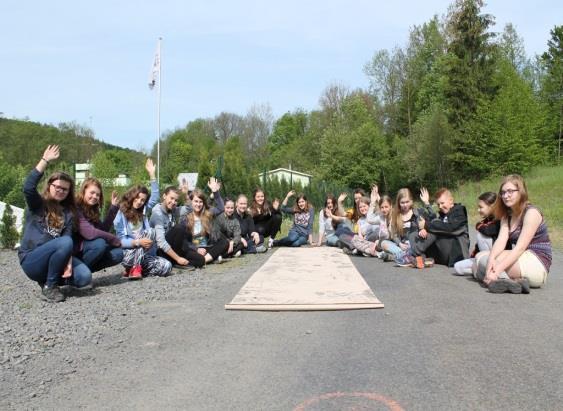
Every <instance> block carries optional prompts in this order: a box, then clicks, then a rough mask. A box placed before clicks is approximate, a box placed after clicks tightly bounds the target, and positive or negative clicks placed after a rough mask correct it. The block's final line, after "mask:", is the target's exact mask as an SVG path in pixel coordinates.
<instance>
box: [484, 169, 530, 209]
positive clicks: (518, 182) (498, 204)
mask: <svg viewBox="0 0 563 411" xmlns="http://www.w3.org/2000/svg"><path fill="white" fill-rule="evenodd" d="M506 183H512V184H514V185H515V186H516V189H517V190H518V193H519V194H520V201H518V204H514V206H513V207H512V208H510V207H507V206H506V204H504V201H503V200H502V195H501V191H502V186H503V185H505V184H506ZM528 203H529V201H528V188H527V187H526V182H525V181H524V179H523V178H522V176H520V175H518V174H510V175H507V176H506V177H504V178H503V179H502V182H501V183H500V187H499V189H498V195H497V199H496V201H495V204H494V206H493V209H494V211H493V213H494V215H495V218H496V219H497V220H502V219H503V218H505V217H508V216H509V215H512V216H514V217H515V218H517V217H519V216H520V215H521V214H522V212H523V211H524V209H525V208H526V206H527V205H528Z"/></svg>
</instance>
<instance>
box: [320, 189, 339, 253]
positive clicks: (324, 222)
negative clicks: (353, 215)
mask: <svg viewBox="0 0 563 411" xmlns="http://www.w3.org/2000/svg"><path fill="white" fill-rule="evenodd" d="M336 207H337V202H336V198H335V197H334V195H332V194H327V196H326V200H325V206H324V208H323V209H322V210H321V211H320V212H319V240H318V241H317V246H319V247H320V246H321V245H323V239H324V238H325V236H326V245H327V246H329V247H336V246H337V243H338V236H337V235H336V230H335V228H334V224H333V223H332V213H334V212H336ZM329 215H330V216H329Z"/></svg>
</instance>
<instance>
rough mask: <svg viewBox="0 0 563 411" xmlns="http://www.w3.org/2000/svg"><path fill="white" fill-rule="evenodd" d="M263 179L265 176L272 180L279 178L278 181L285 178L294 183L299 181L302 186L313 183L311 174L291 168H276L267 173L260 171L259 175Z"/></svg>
mask: <svg viewBox="0 0 563 411" xmlns="http://www.w3.org/2000/svg"><path fill="white" fill-rule="evenodd" d="M258 177H259V178H260V180H261V181H262V180H263V179H264V178H267V179H268V180H271V179H273V178H277V179H278V181H281V180H282V179H284V180H285V181H287V182H288V183H289V184H291V185H293V184H296V183H297V182H299V183H300V184H301V186H302V187H306V186H308V185H309V184H311V178H313V176H312V175H311V174H306V173H302V172H300V171H295V170H291V169H289V168H276V169H275V170H270V171H266V172H265V173H260V174H259V175H258Z"/></svg>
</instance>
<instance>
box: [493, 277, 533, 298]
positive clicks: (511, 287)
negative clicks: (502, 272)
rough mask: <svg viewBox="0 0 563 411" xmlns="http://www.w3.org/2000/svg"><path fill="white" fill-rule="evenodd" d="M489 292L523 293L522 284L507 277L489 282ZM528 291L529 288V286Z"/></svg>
mask: <svg viewBox="0 0 563 411" xmlns="http://www.w3.org/2000/svg"><path fill="white" fill-rule="evenodd" d="M489 292H491V293H494V294H502V293H512V294H522V284H520V283H519V282H518V281H514V280H508V279H506V278H503V279H500V280H496V281H494V282H492V283H490V284H489ZM528 292H530V291H529V288H528Z"/></svg>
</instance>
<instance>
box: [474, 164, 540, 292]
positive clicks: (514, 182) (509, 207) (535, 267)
mask: <svg viewBox="0 0 563 411" xmlns="http://www.w3.org/2000/svg"><path fill="white" fill-rule="evenodd" d="M495 216H496V218H497V219H499V220H501V224H500V232H499V235H498V239H497V240H496V241H495V243H494V244H493V248H492V250H491V252H490V254H489V255H488V258H483V259H481V260H480V261H479V266H478V267H477V277H478V279H483V281H484V283H485V284H487V286H488V288H489V291H490V292H492V293H504V292H511V293H514V294H520V293H528V292H529V289H530V287H541V286H542V285H543V284H544V283H545V281H546V279H547V275H548V273H549V268H550V266H551V242H550V240H549V235H548V233H547V225H546V223H545V220H544V218H543V215H542V213H541V211H540V210H539V209H538V208H536V207H535V206H533V205H531V204H530V202H529V201H528V190H527V188H526V183H525V182H524V179H523V178H522V177H521V176H519V175H514V174H513V175H509V176H506V177H505V178H504V179H503V180H502V183H501V185H500V189H499V195H498V197H497V200H496V202H495ZM507 243H510V245H511V246H512V249H511V250H505V248H506V245H507Z"/></svg>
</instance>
